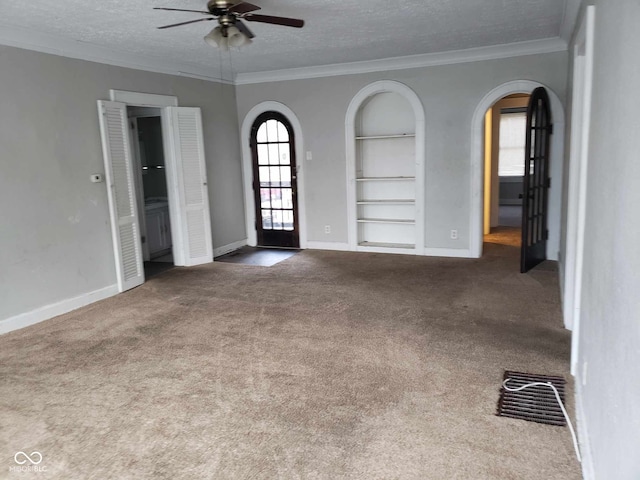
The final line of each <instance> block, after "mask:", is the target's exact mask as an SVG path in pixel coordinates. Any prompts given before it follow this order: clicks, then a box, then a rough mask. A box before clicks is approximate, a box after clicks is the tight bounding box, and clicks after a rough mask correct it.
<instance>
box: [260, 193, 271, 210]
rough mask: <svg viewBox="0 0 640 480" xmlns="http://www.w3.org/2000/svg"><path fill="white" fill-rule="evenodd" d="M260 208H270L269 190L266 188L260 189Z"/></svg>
mask: <svg viewBox="0 0 640 480" xmlns="http://www.w3.org/2000/svg"><path fill="white" fill-rule="evenodd" d="M260 208H271V190H270V189H268V188H261V189H260Z"/></svg>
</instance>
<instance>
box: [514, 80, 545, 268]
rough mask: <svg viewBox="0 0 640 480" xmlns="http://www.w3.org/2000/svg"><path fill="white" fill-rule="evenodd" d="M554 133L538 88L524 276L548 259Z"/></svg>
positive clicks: (525, 208)
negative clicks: (550, 151)
mask: <svg viewBox="0 0 640 480" xmlns="http://www.w3.org/2000/svg"><path fill="white" fill-rule="evenodd" d="M552 131H553V126H552V124H551V110H550V106H549V97H548V95H547V91H546V90H545V89H544V88H543V87H540V88H536V89H535V90H534V91H533V93H532V94H531V99H530V100H529V107H528V108H527V140H526V147H525V168H524V192H523V203H522V250H521V256H520V271H521V272H522V273H525V272H527V271H529V270H531V269H532V268H533V267H535V266H536V265H538V264H539V263H541V262H543V261H544V260H546V258H547V257H546V251H547V238H548V230H547V209H548V197H549V195H548V192H549V186H550V179H549V147H550V137H551V133H552Z"/></svg>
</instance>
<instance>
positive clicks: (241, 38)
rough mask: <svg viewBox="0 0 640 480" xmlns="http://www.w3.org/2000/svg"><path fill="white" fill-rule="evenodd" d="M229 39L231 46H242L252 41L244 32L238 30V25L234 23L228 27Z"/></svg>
mask: <svg viewBox="0 0 640 480" xmlns="http://www.w3.org/2000/svg"><path fill="white" fill-rule="evenodd" d="M227 40H228V41H229V46H230V47H238V48H239V47H242V46H243V45H246V44H247V43H249V42H250V40H249V39H248V38H247V37H246V35H245V34H244V33H242V32H241V31H240V30H238V27H235V26H233V25H231V26H229V27H227Z"/></svg>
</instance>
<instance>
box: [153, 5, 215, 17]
mask: <svg viewBox="0 0 640 480" xmlns="http://www.w3.org/2000/svg"><path fill="white" fill-rule="evenodd" d="M153 9H154V10H169V11H171V12H191V13H204V14H205V15H211V12H205V11H203V10H184V9H182V8H165V7H153Z"/></svg>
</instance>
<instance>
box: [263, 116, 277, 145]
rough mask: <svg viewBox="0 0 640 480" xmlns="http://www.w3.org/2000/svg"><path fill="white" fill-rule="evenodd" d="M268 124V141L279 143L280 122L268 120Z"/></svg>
mask: <svg viewBox="0 0 640 480" xmlns="http://www.w3.org/2000/svg"><path fill="white" fill-rule="evenodd" d="M266 123H267V141H268V142H277V141H278V121H277V120H267V122H266Z"/></svg>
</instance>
